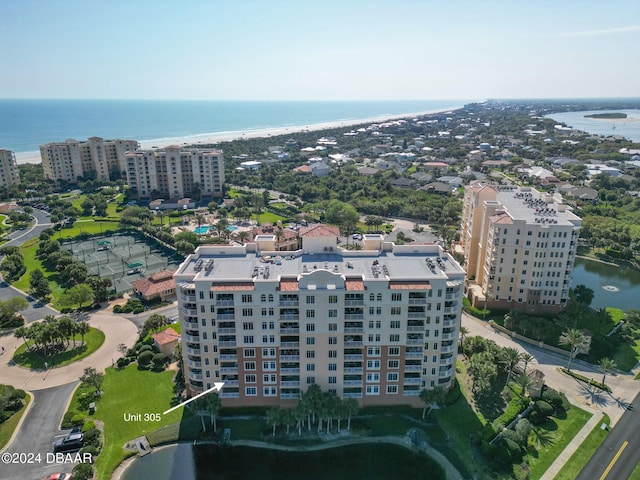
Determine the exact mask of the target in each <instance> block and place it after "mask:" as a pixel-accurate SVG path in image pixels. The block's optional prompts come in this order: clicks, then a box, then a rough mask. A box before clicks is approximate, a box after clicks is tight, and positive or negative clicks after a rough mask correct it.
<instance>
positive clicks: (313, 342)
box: [307, 337, 316, 345]
mask: <svg viewBox="0 0 640 480" xmlns="http://www.w3.org/2000/svg"><path fill="white" fill-rule="evenodd" d="M315 343H316V339H315V338H314V337H307V345H315Z"/></svg>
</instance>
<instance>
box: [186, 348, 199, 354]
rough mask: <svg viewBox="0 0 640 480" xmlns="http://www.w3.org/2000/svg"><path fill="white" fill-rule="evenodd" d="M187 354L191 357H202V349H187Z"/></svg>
mask: <svg viewBox="0 0 640 480" xmlns="http://www.w3.org/2000/svg"><path fill="white" fill-rule="evenodd" d="M187 353H190V354H191V355H200V349H199V348H191V347H187Z"/></svg>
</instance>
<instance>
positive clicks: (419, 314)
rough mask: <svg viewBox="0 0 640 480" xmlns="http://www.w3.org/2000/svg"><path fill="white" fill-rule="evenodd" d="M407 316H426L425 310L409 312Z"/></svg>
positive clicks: (412, 317)
mask: <svg viewBox="0 0 640 480" xmlns="http://www.w3.org/2000/svg"><path fill="white" fill-rule="evenodd" d="M407 318H411V319H414V318H427V312H409V313H407Z"/></svg>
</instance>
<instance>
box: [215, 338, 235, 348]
mask: <svg viewBox="0 0 640 480" xmlns="http://www.w3.org/2000/svg"><path fill="white" fill-rule="evenodd" d="M218 346H219V347H236V346H237V343H236V341H235V340H225V341H224V342H218Z"/></svg>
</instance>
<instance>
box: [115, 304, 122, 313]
mask: <svg viewBox="0 0 640 480" xmlns="http://www.w3.org/2000/svg"><path fill="white" fill-rule="evenodd" d="M121 312H122V307H121V306H120V305H114V306H113V313H121Z"/></svg>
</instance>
